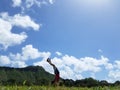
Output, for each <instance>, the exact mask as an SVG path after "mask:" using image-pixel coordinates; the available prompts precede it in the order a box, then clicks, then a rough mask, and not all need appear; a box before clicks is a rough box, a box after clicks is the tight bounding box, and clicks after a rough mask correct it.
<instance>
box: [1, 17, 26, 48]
mask: <svg viewBox="0 0 120 90" xmlns="http://www.w3.org/2000/svg"><path fill="white" fill-rule="evenodd" d="M11 29H12V25H11V23H10V22H8V21H5V20H3V19H0V44H1V45H2V46H3V48H4V49H7V48H8V47H9V46H13V45H17V44H21V43H22V42H24V41H25V39H26V38H27V35H26V34H25V33H24V32H22V33H20V34H14V33H12V32H11Z"/></svg>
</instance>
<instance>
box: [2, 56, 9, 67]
mask: <svg viewBox="0 0 120 90" xmlns="http://www.w3.org/2000/svg"><path fill="white" fill-rule="evenodd" d="M8 64H10V59H9V57H7V56H0V65H2V66H4V65H8Z"/></svg>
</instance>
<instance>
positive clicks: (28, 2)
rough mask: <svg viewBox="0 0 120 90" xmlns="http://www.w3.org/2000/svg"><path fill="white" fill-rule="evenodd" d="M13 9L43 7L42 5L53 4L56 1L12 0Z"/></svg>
mask: <svg viewBox="0 0 120 90" xmlns="http://www.w3.org/2000/svg"><path fill="white" fill-rule="evenodd" d="M12 2H13V5H12V6H13V7H22V8H24V9H25V8H27V9H29V8H31V7H32V6H33V5H35V6H37V7H41V5H46V4H53V3H54V2H55V0H23V1H22V0H12Z"/></svg>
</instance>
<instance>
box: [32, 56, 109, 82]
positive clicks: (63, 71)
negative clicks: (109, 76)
mask: <svg viewBox="0 0 120 90" xmlns="http://www.w3.org/2000/svg"><path fill="white" fill-rule="evenodd" d="M108 61H109V60H108V58H106V57H103V56H101V58H100V59H96V58H92V57H84V58H80V59H78V58H76V57H74V56H69V55H64V56H62V57H61V58H57V57H54V58H53V59H52V62H53V63H54V64H55V65H56V66H57V67H58V69H59V70H60V75H61V77H63V78H69V79H71V78H72V79H74V80H76V79H82V78H83V75H82V73H84V72H90V74H91V73H92V76H94V77H95V73H97V72H100V71H101V70H102V67H103V66H105V65H106V64H107V63H108ZM34 65H40V66H43V67H44V68H45V69H46V71H49V72H51V73H53V70H52V67H51V66H50V65H49V64H48V63H47V62H46V60H42V61H40V62H36V63H34Z"/></svg>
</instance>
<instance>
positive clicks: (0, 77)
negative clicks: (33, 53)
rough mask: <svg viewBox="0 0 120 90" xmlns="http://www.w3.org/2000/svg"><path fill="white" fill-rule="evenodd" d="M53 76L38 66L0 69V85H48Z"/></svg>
mask: <svg viewBox="0 0 120 90" xmlns="http://www.w3.org/2000/svg"><path fill="white" fill-rule="evenodd" d="M53 78H54V75H52V74H50V73H48V72H46V71H45V70H44V69H43V68H42V67H40V66H28V67H26V68H11V67H0V83H1V84H2V85H23V83H24V85H49V83H50V82H51V80H52V79H53Z"/></svg>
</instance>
